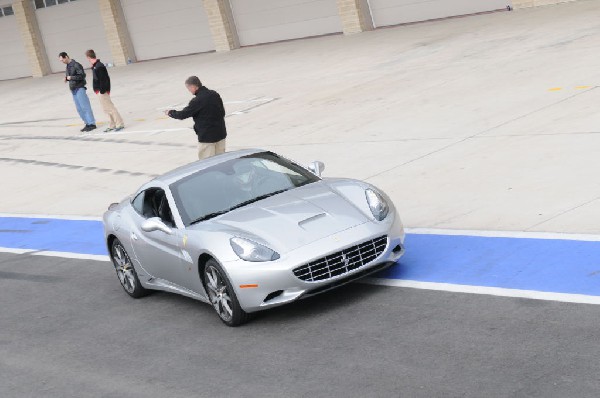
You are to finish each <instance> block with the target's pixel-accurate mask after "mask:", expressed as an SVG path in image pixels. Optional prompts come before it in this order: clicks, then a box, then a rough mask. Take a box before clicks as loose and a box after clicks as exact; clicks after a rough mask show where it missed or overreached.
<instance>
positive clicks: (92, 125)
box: [81, 124, 96, 133]
mask: <svg viewBox="0 0 600 398" xmlns="http://www.w3.org/2000/svg"><path fill="white" fill-rule="evenodd" d="M95 128H96V125H95V124H88V125H87V126H85V127H84V128H83V130H81V131H82V132H84V133H87V132H88V131H92V130H94V129H95Z"/></svg>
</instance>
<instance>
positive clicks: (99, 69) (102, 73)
mask: <svg viewBox="0 0 600 398" xmlns="http://www.w3.org/2000/svg"><path fill="white" fill-rule="evenodd" d="M92 72H93V74H94V80H93V82H92V83H93V86H92V87H93V88H94V92H95V93H96V94H98V93H100V94H106V93H109V92H110V76H108V71H107V70H106V66H104V64H103V63H102V62H100V60H99V59H97V60H96V62H94V65H92Z"/></svg>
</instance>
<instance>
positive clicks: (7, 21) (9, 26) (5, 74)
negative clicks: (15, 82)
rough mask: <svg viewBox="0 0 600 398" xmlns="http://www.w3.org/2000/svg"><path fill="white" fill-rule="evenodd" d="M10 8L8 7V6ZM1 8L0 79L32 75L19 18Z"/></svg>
mask: <svg viewBox="0 0 600 398" xmlns="http://www.w3.org/2000/svg"><path fill="white" fill-rule="evenodd" d="M6 8H8V7H6ZM11 12H12V8H11V9H10V11H7V12H6V14H7V15H4V12H3V11H2V10H0V13H1V14H2V17H0V49H1V50H2V56H1V57H0V80H6V79H15V78H17V77H25V76H31V66H30V65H29V59H28V58H27V52H26V51H25V46H24V44H23V39H22V38H21V33H20V32H19V28H18V25H17V18H15V16H14V15H12V14H11Z"/></svg>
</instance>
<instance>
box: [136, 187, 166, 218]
mask: <svg viewBox="0 0 600 398" xmlns="http://www.w3.org/2000/svg"><path fill="white" fill-rule="evenodd" d="M140 195H141V194H140ZM140 195H138V197H139V196H140ZM138 197H136V198H135V199H134V202H136V201H137V200H138ZM140 203H141V209H142V210H141V212H140V214H141V215H142V216H144V217H145V218H152V217H159V218H160V219H161V220H162V221H163V222H164V223H165V224H167V225H168V226H170V227H174V226H175V222H174V221H173V214H172V213H171V207H170V206H169V201H168V200H167V195H166V194H165V191H163V190H162V189H160V188H150V189H148V190H146V191H144V195H143V198H142V199H140ZM135 207H136V206H135V205H134V208H135ZM136 210H137V208H136Z"/></svg>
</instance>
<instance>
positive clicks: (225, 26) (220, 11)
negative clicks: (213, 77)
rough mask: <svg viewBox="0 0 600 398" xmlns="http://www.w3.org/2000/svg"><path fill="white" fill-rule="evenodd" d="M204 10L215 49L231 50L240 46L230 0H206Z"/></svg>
mask: <svg viewBox="0 0 600 398" xmlns="http://www.w3.org/2000/svg"><path fill="white" fill-rule="evenodd" d="M204 10H205V11H206V16H207V17H208V25H209V27H210V33H211V34H212V39H213V43H214V44H215V50H217V51H230V50H234V49H236V48H239V47H240V41H239V39H238V35H237V29H236V27H235V23H234V21H233V13H232V11H231V5H230V4H229V0H204Z"/></svg>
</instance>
